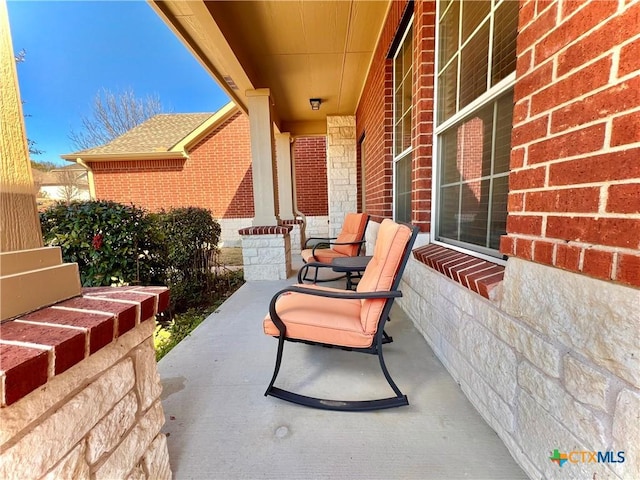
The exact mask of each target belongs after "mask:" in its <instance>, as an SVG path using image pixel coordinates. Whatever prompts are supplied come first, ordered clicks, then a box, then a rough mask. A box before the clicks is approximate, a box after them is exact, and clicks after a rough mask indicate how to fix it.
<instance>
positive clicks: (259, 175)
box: [247, 88, 278, 226]
mask: <svg viewBox="0 0 640 480" xmlns="http://www.w3.org/2000/svg"><path fill="white" fill-rule="evenodd" d="M247 97H248V103H249V105H248V106H249V129H250V133H251V168H252V174H253V205H254V209H255V217H254V218H253V225H254V226H271V225H278V212H277V210H276V207H277V202H276V189H275V186H276V185H275V177H276V175H275V162H274V158H273V141H274V137H273V122H272V121H271V97H270V92H269V89H268V88H259V89H257V90H249V91H247Z"/></svg>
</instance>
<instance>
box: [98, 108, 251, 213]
mask: <svg viewBox="0 0 640 480" xmlns="http://www.w3.org/2000/svg"><path fill="white" fill-rule="evenodd" d="M90 166H91V168H92V169H93V172H94V181H95V187H96V196H97V198H99V199H104V200H115V201H118V202H133V203H134V204H136V205H138V206H141V207H144V208H147V209H149V210H159V209H161V208H165V209H166V208H171V207H188V206H199V207H203V208H208V209H209V210H211V212H213V215H214V216H215V217H216V218H242V217H252V216H253V215H254V212H253V186H252V182H253V180H252V176H251V145H250V137H249V120H248V118H247V117H246V116H245V115H243V114H241V113H237V114H235V115H234V116H232V117H231V118H229V119H228V120H227V121H225V122H223V123H222V124H221V125H220V126H219V127H218V128H216V129H215V130H214V131H212V132H211V133H210V134H209V135H207V136H206V137H205V138H203V139H202V140H201V141H200V142H199V143H198V144H196V145H195V146H193V147H192V148H191V150H190V151H189V158H188V159H186V160H184V159H176V160H135V161H118V162H91V163H90Z"/></svg>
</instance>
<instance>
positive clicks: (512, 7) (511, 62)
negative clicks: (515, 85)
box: [491, 1, 518, 85]
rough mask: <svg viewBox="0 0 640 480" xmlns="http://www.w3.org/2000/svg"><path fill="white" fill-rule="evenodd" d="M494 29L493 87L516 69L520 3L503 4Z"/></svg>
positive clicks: (498, 11)
mask: <svg viewBox="0 0 640 480" xmlns="http://www.w3.org/2000/svg"><path fill="white" fill-rule="evenodd" d="M493 28H494V34H493V59H492V63H491V85H495V84H496V83H498V82H499V81H500V80H502V79H503V78H505V77H506V76H507V75H509V74H510V73H511V72H513V71H514V70H515V69H516V37H517V36H518V2H513V1H505V2H502V5H500V6H499V7H498V9H497V11H496V14H495V20H494V27H493Z"/></svg>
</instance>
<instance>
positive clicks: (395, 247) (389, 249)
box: [357, 219, 411, 334]
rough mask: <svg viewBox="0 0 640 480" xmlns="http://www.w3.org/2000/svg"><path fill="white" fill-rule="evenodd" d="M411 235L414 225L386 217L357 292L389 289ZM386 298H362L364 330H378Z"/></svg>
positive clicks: (361, 314)
mask: <svg viewBox="0 0 640 480" xmlns="http://www.w3.org/2000/svg"><path fill="white" fill-rule="evenodd" d="M410 239H411V229H410V228H409V227H407V226H406V225H400V224H398V223H395V222H394V221H393V220H389V219H385V220H383V221H382V224H381V225H380V229H379V230H378V238H377V240H376V246H375V249H374V252H373V258H372V259H371V261H370V262H369V264H368V265H367V269H366V270H365V272H364V274H363V275H362V278H361V279H360V282H358V288H357V291H358V292H382V291H389V290H391V287H392V285H393V280H394V279H395V277H396V274H397V273H398V270H399V269H400V266H401V264H402V258H403V254H404V251H405V247H406V245H407V242H409V240H410ZM385 302H386V300H385V299H375V300H362V310H361V311H360V321H361V322H362V329H363V330H364V332H365V333H369V334H372V333H373V334H375V332H376V330H377V329H378V320H380V315H381V314H382V309H383V308H384V305H385Z"/></svg>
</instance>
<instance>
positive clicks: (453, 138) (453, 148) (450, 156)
mask: <svg viewBox="0 0 640 480" xmlns="http://www.w3.org/2000/svg"><path fill="white" fill-rule="evenodd" d="M457 155H458V139H457V130H456V129H454V128H452V129H449V130H447V132H446V133H445V134H444V135H442V136H441V137H440V158H441V159H442V163H441V166H442V175H441V177H440V178H441V184H442V185H446V184H449V183H453V182H459V181H460V170H458V162H457Z"/></svg>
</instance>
